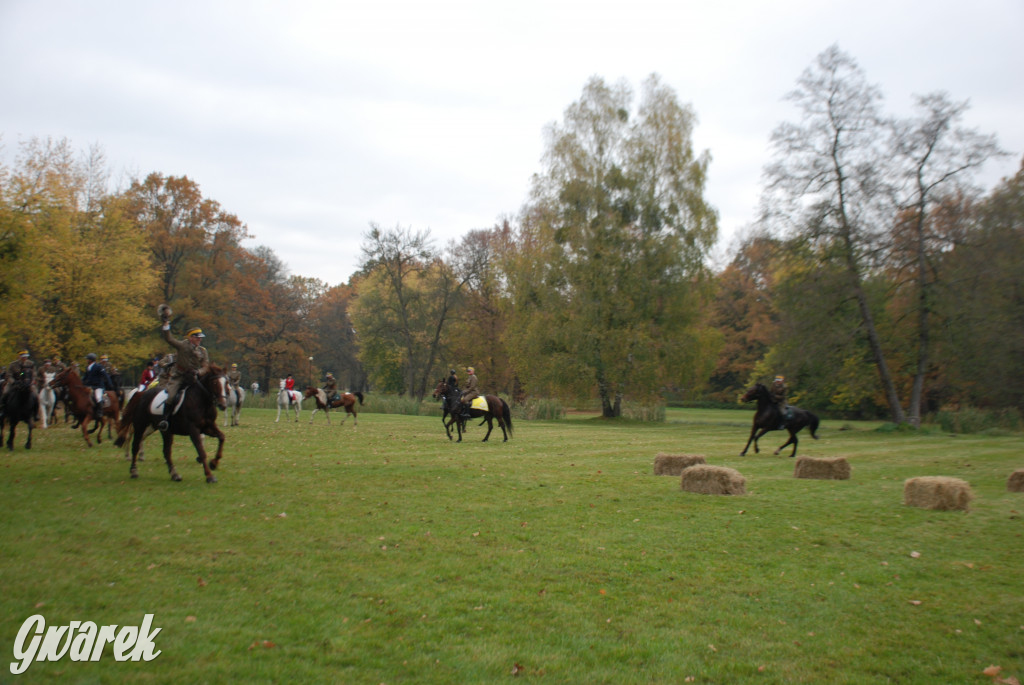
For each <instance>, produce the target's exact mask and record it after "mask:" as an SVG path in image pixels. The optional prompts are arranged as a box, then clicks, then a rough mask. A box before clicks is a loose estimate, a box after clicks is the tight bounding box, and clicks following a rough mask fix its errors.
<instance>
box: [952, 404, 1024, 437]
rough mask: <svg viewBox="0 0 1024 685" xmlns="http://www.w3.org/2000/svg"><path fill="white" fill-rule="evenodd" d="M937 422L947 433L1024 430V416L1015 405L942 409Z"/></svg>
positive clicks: (1016, 431)
mask: <svg viewBox="0 0 1024 685" xmlns="http://www.w3.org/2000/svg"><path fill="white" fill-rule="evenodd" d="M935 423H937V424H938V425H939V427H940V428H942V430H943V431H945V432H947V433H998V432H1000V431H1010V432H1014V433H1019V432H1022V431H1024V417H1022V416H1021V413H1020V410H1018V409H1016V408H1015V407H1008V408H1005V409H979V408H977V407H961V408H960V409H959V410H957V411H945V410H944V411H940V412H938V413H937V414H936V415H935Z"/></svg>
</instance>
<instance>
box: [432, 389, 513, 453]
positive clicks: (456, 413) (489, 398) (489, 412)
mask: <svg viewBox="0 0 1024 685" xmlns="http://www.w3.org/2000/svg"><path fill="white" fill-rule="evenodd" d="M433 396H434V399H437V398H439V397H443V398H444V401H445V405H446V407H445V408H446V410H447V411H448V413H449V414H451V415H452V419H451V421H449V422H448V423H447V424H445V428H444V430H445V433H447V434H448V439H449V440H451V439H452V434H451V432H450V431H449V430H448V427H449V426H451V424H452V423H455V429H456V431H458V434H459V439H458V440H456V442H462V432H463V423H464V422H463V421H462V420H461V413H462V407H461V406H460V402H459V396H458V394H456V393H455V392H454V389H452V388H450V387H449V386H448V382H447V381H440V382H439V383H438V384H437V387H436V388H434V395H433ZM481 398H482V399H483V400H484V404H485V406H486V407H487V408H486V409H481V408H477V407H473V408H471V409H470V410H469V417H470V418H471V419H476V418H483V419H484V420H485V421H487V435H485V436H484V439H483V440H482V441H481V442H487V439H488V438H489V437H491V431H492V430H494V423H493V422H494V420H495V419H496V420H497V421H498V426H499V427H500V428H501V434H502V435H503V436H504V438H505V439H504V442H508V438H509V436H510V435H512V410H511V409H509V407H508V404H506V403H505V400H503V399H501V398H500V397H498V396H496V395H481ZM441 420H442V421H444V417H443V416H442V418H441ZM506 429H507V430H506Z"/></svg>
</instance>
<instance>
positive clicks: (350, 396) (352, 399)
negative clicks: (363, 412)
mask: <svg viewBox="0 0 1024 685" xmlns="http://www.w3.org/2000/svg"><path fill="white" fill-rule="evenodd" d="M302 396H303V397H313V398H315V399H316V409H314V410H313V414H312V415H311V416H310V417H309V422H310V423H313V417H314V416H316V413H317V412H318V411H323V412H324V414H325V415H326V416H327V423H330V422H331V410H332V409H337V408H339V407H344V408H345V418H344V419H342V420H341V425H343V426H344V425H345V422H346V421H348V415H349V414H351V415H352V419H353V420H354V421H355V425H357V426H358V425H359V416H358V415H357V413H356V398H357V397H358V398H359V404H362V403H363V393H361V392H343V393H341V396H340V397H339V398H338V399H336V400H334V399H332V400H331V401H328V400H327V393H326V392H325V391H324V390H323V389H321V388H314V387H312V386H308V387H307V388H306V390H305V392H303V393H302Z"/></svg>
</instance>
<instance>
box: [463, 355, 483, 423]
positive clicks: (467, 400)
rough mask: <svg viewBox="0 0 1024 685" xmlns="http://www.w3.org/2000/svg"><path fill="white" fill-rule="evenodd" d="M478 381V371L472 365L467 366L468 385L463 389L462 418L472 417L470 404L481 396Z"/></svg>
mask: <svg viewBox="0 0 1024 685" xmlns="http://www.w3.org/2000/svg"><path fill="white" fill-rule="evenodd" d="M477 383H478V379H477V377H476V371H475V370H474V369H473V367H472V366H467V367H466V387H465V389H464V390H463V391H462V400H461V401H462V418H464V419H468V418H470V416H469V407H470V404H471V403H472V402H473V400H475V399H476V398H477V397H479V396H480V392H479V390H478V385H477Z"/></svg>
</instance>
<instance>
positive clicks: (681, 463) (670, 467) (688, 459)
mask: <svg viewBox="0 0 1024 685" xmlns="http://www.w3.org/2000/svg"><path fill="white" fill-rule="evenodd" d="M705 463H707V462H706V461H705V460H704V455H703V454H666V453H664V452H658V454H657V455H655V457H654V475H656V476H678V475H679V474H681V473H682V472H683V470H684V469H688V468H690V467H691V466H696V465H697V464H705Z"/></svg>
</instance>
